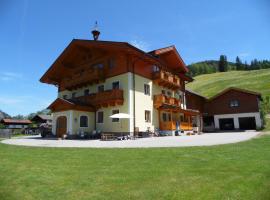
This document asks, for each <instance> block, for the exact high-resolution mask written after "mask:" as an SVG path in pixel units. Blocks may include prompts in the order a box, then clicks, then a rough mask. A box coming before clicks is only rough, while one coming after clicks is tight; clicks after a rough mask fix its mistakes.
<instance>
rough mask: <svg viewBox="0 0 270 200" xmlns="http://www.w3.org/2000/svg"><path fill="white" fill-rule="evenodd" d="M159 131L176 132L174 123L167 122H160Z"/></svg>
mask: <svg viewBox="0 0 270 200" xmlns="http://www.w3.org/2000/svg"><path fill="white" fill-rule="evenodd" d="M159 129H160V130H162V131H169V130H171V131H174V130H176V122H174V121H168V122H160V124H159Z"/></svg>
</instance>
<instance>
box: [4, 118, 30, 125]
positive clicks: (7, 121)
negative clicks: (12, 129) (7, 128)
mask: <svg viewBox="0 0 270 200" xmlns="http://www.w3.org/2000/svg"><path fill="white" fill-rule="evenodd" d="M1 122H2V123H4V124H31V123H32V122H31V121H30V120H28V119H2V120H1Z"/></svg>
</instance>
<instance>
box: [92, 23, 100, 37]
mask: <svg viewBox="0 0 270 200" xmlns="http://www.w3.org/2000/svg"><path fill="white" fill-rule="evenodd" d="M99 34H100V32H99V31H98V24H97V21H96V23H95V26H94V28H93V30H92V35H93V38H94V40H98V36H99Z"/></svg>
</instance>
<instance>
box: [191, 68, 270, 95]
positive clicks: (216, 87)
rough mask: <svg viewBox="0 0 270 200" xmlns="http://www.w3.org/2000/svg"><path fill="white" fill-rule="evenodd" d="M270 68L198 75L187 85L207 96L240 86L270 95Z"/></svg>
mask: <svg viewBox="0 0 270 200" xmlns="http://www.w3.org/2000/svg"><path fill="white" fill-rule="evenodd" d="M269 77H270V69H263V70H254V71H229V72H223V73H214V74H205V75H200V76H196V77H195V80H194V81H193V82H191V83H189V84H188V85H187V88H189V89H192V90H194V91H195V92H198V93H200V94H202V95H204V96H206V97H212V96H214V95H215V94H217V93H219V92H220V91H222V90H223V89H225V88H226V87H239V88H243V89H248V90H253V91H257V92H260V93H262V95H263V96H266V95H270V87H269V86H270V78H269Z"/></svg>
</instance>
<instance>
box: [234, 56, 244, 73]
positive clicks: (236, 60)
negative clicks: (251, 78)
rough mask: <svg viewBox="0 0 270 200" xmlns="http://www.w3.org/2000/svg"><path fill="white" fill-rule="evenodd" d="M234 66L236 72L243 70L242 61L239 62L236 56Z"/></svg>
mask: <svg viewBox="0 0 270 200" xmlns="http://www.w3.org/2000/svg"><path fill="white" fill-rule="evenodd" d="M235 65H236V70H243V64H242V61H241V60H240V58H239V57H238V56H236V59H235Z"/></svg>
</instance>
